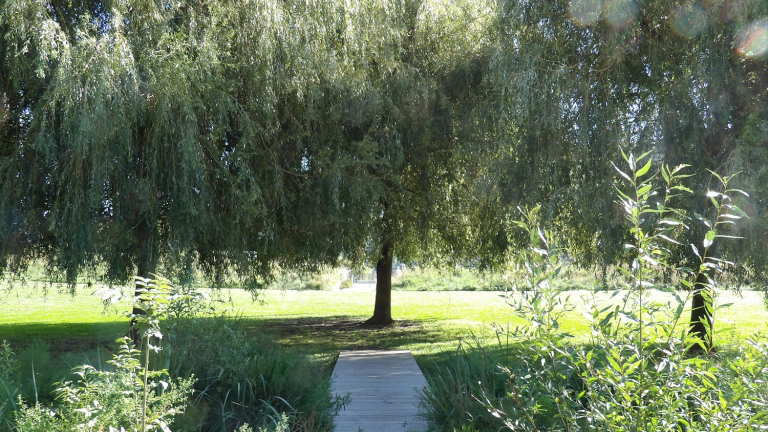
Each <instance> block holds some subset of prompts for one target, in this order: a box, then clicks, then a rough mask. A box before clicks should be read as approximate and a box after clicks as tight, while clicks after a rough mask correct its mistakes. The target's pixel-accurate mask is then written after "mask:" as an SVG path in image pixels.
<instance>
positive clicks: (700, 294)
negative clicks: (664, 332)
mask: <svg viewBox="0 0 768 432" xmlns="http://www.w3.org/2000/svg"><path fill="white" fill-rule="evenodd" d="M713 312H714V311H713V309H712V290H710V289H709V285H708V282H707V274H706V273H704V272H701V273H699V275H698V276H697V277H696V282H695V283H694V284H693V299H692V300H691V327H690V329H689V331H688V334H689V335H691V336H695V337H698V338H699V339H701V340H702V341H704V346H703V347H702V346H700V345H698V344H696V345H693V346H692V347H691V348H690V349H689V350H688V352H689V353H691V354H703V353H704V352H709V351H711V350H712V346H713V343H714V341H713V338H712V332H713V330H714V324H715V317H714V315H713ZM705 323H707V324H705Z"/></svg>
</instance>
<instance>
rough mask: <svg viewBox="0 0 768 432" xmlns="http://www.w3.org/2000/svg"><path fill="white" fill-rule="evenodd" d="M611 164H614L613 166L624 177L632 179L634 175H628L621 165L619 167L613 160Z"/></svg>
mask: <svg viewBox="0 0 768 432" xmlns="http://www.w3.org/2000/svg"><path fill="white" fill-rule="evenodd" d="M611 165H613V168H614V169H615V170H616V171H618V172H619V174H621V176H622V177H624V178H625V179H627V180H629V181H632V177H630V176H628V175H627V173H625V172H624V171H622V170H620V169H619V167H617V166H616V165H614V164H613V162H611Z"/></svg>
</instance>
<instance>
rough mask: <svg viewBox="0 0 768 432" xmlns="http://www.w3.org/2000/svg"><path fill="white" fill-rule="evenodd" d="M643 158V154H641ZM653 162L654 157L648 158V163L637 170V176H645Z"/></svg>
mask: <svg viewBox="0 0 768 432" xmlns="http://www.w3.org/2000/svg"><path fill="white" fill-rule="evenodd" d="M641 158H642V156H641ZM651 162H652V159H651V158H648V163H646V164H645V165H644V166H643V167H642V168H640V169H639V170H637V172H636V173H635V175H636V176H637V177H642V176H644V175H645V174H646V173H647V172H648V171H649V170H650V169H651Z"/></svg>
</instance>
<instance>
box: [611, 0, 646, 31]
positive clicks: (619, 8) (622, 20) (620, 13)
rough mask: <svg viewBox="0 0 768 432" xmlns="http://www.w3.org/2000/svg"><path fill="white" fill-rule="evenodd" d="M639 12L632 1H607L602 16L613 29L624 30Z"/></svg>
mask: <svg viewBox="0 0 768 432" xmlns="http://www.w3.org/2000/svg"><path fill="white" fill-rule="evenodd" d="M638 12H639V8H638V7H637V3H635V1H634V0H609V1H608V2H607V3H606V4H605V9H604V10H603V16H604V17H605V19H606V21H608V22H609V23H611V25H612V26H613V27H615V28H624V27H626V26H628V25H630V24H632V22H634V21H635V17H636V16H637V13H638Z"/></svg>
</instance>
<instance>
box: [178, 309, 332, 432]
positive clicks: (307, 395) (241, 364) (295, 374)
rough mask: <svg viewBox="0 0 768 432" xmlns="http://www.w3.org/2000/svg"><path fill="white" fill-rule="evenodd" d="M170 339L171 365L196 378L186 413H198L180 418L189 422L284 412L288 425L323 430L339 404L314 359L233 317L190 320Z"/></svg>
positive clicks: (264, 419)
mask: <svg viewBox="0 0 768 432" xmlns="http://www.w3.org/2000/svg"><path fill="white" fill-rule="evenodd" d="M170 344H172V345H173V347H174V348H173V349H174V356H173V358H172V359H171V362H170V366H171V370H173V371H175V374H178V375H180V376H189V375H194V376H196V377H198V378H199V381H198V383H197V384H196V386H195V388H196V389H197V392H196V396H195V400H194V403H193V407H192V409H191V410H190V411H189V413H188V414H189V415H193V416H194V415H197V418H196V419H192V418H189V417H187V415H185V418H182V419H180V422H181V423H183V424H185V425H187V426H188V427H200V428H202V430H206V431H222V432H224V431H232V430H234V429H236V428H238V427H240V426H241V425H243V424H245V423H248V424H250V425H251V426H253V427H267V426H270V425H271V426H272V427H275V426H276V423H275V419H278V418H279V417H280V414H281V413H287V414H288V418H289V419H290V425H291V430H308V431H309V430H325V429H326V428H328V426H329V425H330V424H331V420H332V418H333V416H334V415H335V414H336V413H337V412H338V409H339V408H340V407H341V403H342V401H341V400H338V399H333V400H332V399H331V396H330V377H329V376H328V374H327V373H324V372H323V371H322V370H320V369H319V368H318V367H317V364H315V363H313V362H312V361H310V360H309V359H308V358H307V357H306V356H305V355H302V354H300V353H297V352H294V351H291V350H287V349H285V348H283V347H281V346H280V344H278V343H277V342H273V341H272V340H271V339H269V338H267V337H264V336H253V335H249V334H248V333H246V332H245V331H244V329H243V328H242V326H241V325H240V323H239V322H237V321H231V320H225V319H223V318H220V319H211V320H197V321H194V322H192V321H190V322H188V323H185V324H184V331H183V332H180V333H179V335H178V337H176V338H175V339H174V340H172V341H170ZM201 413H202V414H203V415H199V414H201ZM195 422H198V423H197V424H193V423H195Z"/></svg>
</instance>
